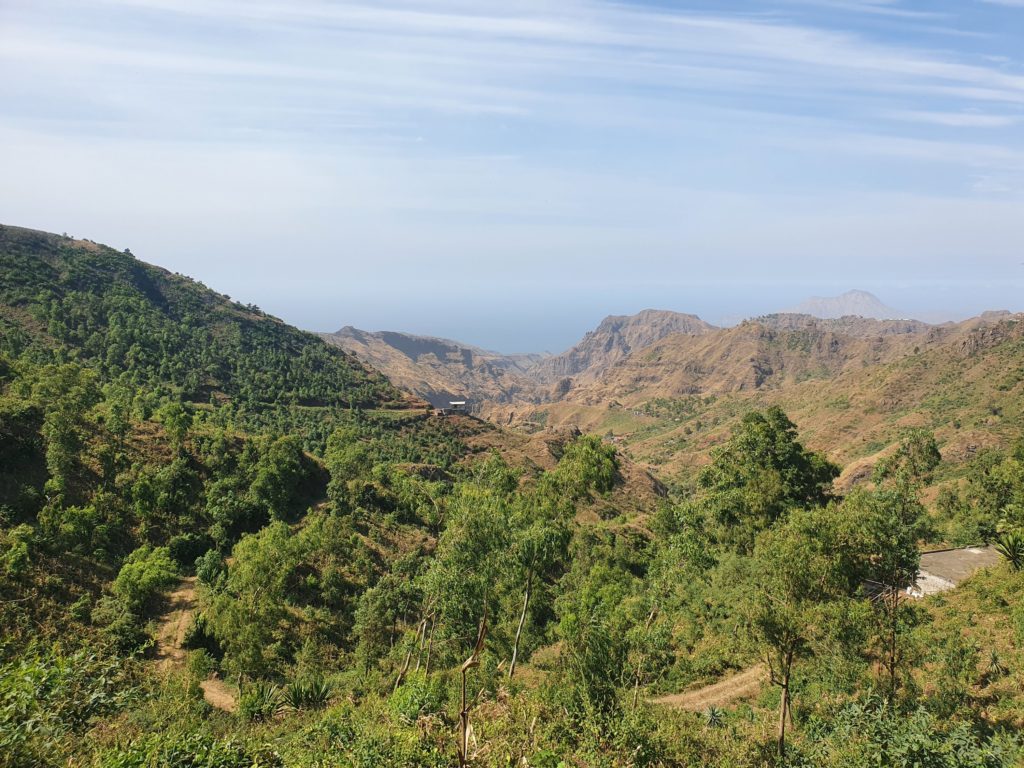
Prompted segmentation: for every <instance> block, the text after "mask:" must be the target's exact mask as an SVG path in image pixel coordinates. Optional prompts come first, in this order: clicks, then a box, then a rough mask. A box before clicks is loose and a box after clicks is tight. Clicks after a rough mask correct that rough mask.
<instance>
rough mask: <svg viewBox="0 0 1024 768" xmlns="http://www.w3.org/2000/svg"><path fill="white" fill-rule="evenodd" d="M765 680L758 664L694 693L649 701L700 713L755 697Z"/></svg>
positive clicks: (763, 670) (689, 692)
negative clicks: (710, 708)
mask: <svg viewBox="0 0 1024 768" xmlns="http://www.w3.org/2000/svg"><path fill="white" fill-rule="evenodd" d="M767 678H768V670H767V669H765V666H764V665H763V664H758V665H757V666H755V667H751V668H750V669H745V670H743V671H742V672H740V673H738V674H735V675H733V676H732V677H727V678H725V679H724V680H719V681H718V682H717V683H713V684H711V685H706V686H704V687H703V688H698V689H697V690H695V691H685V692H683V693H674V694H672V695H671V696H662V697H660V698H657V699H651V703H652V704H663V705H665V706H667V707H675V708H676V709H688V710H690V711H691V712H700V711H702V710H705V709H707V708H708V707H721V706H724V705H725V704H730V703H732V702H734V701H736V700H737V699H745V698H747V697H749V696H754V695H756V694H757V693H758V691H760V690H761V685H762V684H763V683H764V682H765V680H766V679H767Z"/></svg>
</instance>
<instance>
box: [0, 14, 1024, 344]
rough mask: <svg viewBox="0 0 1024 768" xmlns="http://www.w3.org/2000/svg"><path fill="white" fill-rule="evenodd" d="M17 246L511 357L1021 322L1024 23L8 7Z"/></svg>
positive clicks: (0, 96)
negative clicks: (76, 242) (807, 302)
mask: <svg viewBox="0 0 1024 768" xmlns="http://www.w3.org/2000/svg"><path fill="white" fill-rule="evenodd" d="M0 222H2V223H5V224H15V225H20V226H28V227H33V228H37V229H44V230H48V231H54V232H67V233H69V234H72V235H74V236H77V237H85V238H89V239H92V240H96V241H98V242H104V243H107V244H110V245H112V246H114V247H117V248H126V247H128V248H131V250H132V251H133V253H135V254H136V256H138V257H139V258H141V259H143V260H145V261H148V262H151V263H155V264H158V265H160V266H163V267H165V268H168V269H170V270H172V271H177V272H182V273H184V274H188V275H190V276H192V277H195V278H196V279H199V280H201V281H202V282H204V283H205V284H207V285H209V286H211V287H213V288H215V289H217V290H218V291H220V292H223V293H228V294H230V295H231V296H232V297H234V298H237V299H239V300H241V301H243V302H247V303H249V302H251V303H255V304H258V305H259V306H260V307H262V308H263V309H265V310H267V311H269V312H271V313H273V314H275V315H277V316H279V317H282V318H284V319H285V320H287V321H289V322H291V323H294V324H296V325H298V326H300V327H303V328H307V329H310V330H318V331H332V330H336V329H338V328H340V327H341V326H344V325H355V326H357V327H361V328H364V329H368V330H402V331H408V332H413V333H422V334H429V335H438V336H445V337H450V338H455V339H459V340H462V341H466V342H470V343H474V344H478V345H480V346H484V347H488V348H491V349H497V350H499V351H505V352H514V351H553V352H558V351H561V350H562V349H564V348H566V347H568V346H569V345H571V344H572V343H573V342H575V341H576V340H577V339H578V338H579V337H580V336H581V335H582V334H583V333H584V332H585V331H586V330H588V329H589V328H591V327H593V326H594V325H596V324H597V322H598V321H599V320H600V319H601V318H602V317H604V316H605V315H608V314H627V313H632V312H636V311H639V310H641V309H644V308H648V307H651V308H658V309H672V310H677V311H684V312H692V313H695V314H699V315H701V316H702V317H704V318H705V319H707V320H709V321H711V322H722V321H723V320H725V319H730V318H731V319H735V318H737V317H742V316H751V315H757V314H761V313H764V312H769V311H775V310H780V309H784V308H786V307H789V306H792V305H795V304H797V303H799V302H800V301H801V300H802V299H804V298H806V297H807V296H810V295H834V294H838V293H841V292H843V291H845V290H847V289H851V288H860V289H865V290H870V291H872V292H874V293H876V294H877V295H878V296H879V297H880V298H881V299H882V300H883V301H884V302H885V303H887V304H889V305H892V306H895V307H898V308H900V309H901V310H904V311H906V312H907V313H910V314H914V315H917V316H926V317H927V318H929V319H931V318H938V317H944V316H948V317H963V316H968V315H971V314H976V313H978V312H980V311H982V310H985V309H1010V310H1014V311H1017V310H1024V299H1022V297H1024V0H932V1H930V2H914V1H912V0H778V1H777V2H752V1H743V0H714V1H711V0H705V1H700V0H693V1H692V2H669V1H668V0H662V1H660V2H655V1H654V0H650V1H645V2H641V1H640V0H636V1H634V2H601V1H599V0H550V2H542V1H541V0H502V1H501V2H493V1H490V0H379V2H345V1H344V0H0Z"/></svg>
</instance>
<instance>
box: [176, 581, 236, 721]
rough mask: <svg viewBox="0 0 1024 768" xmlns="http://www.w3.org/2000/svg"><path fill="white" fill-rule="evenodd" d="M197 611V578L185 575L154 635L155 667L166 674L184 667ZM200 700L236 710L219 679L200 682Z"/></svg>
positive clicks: (226, 710)
mask: <svg viewBox="0 0 1024 768" xmlns="http://www.w3.org/2000/svg"><path fill="white" fill-rule="evenodd" d="M195 612H196V578H195V576H188V577H186V578H184V579H182V580H181V584H179V585H178V588H177V589H175V590H174V591H173V592H171V594H170V595H169V596H168V606H167V611H166V612H165V613H164V615H163V616H161V617H160V628H159V630H157V634H156V659H157V662H156V663H157V667H158V668H159V669H160V670H162V671H165V672H170V670H171V669H173V668H175V667H177V668H183V667H184V666H185V660H186V654H185V648H184V644H185V632H186V631H187V630H188V626H189V623H190V622H191V621H192V615H193V614H194V613H195ZM199 686H200V687H201V688H202V689H203V698H204V699H206V701H207V702H208V703H209V704H210V705H211V706H214V707H217V709H223V710H224V711H225V712H234V711H235V710H236V709H238V703H237V701H236V700H235V694H234V693H233V692H232V690H231V688H230V687H229V686H228V685H227V684H225V682H224V681H223V680H221V679H219V678H211V679H210V680H203V681H202V682H201V683H200V684H199Z"/></svg>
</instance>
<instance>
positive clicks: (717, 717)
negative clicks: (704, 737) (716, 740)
mask: <svg viewBox="0 0 1024 768" xmlns="http://www.w3.org/2000/svg"><path fill="white" fill-rule="evenodd" d="M724 724H725V712H724V711H722V710H721V709H720V708H719V707H716V706H715V705H714V704H712V705H711V706H709V707H708V708H707V709H705V710H704V725H705V726H706V727H708V728H721V727H722V726H723V725H724Z"/></svg>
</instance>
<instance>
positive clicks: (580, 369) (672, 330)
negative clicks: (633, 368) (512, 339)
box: [531, 309, 716, 391]
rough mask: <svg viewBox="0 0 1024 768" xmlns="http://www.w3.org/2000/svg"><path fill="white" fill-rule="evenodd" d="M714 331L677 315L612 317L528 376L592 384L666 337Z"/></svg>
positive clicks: (648, 313)
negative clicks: (620, 363) (626, 359)
mask: <svg viewBox="0 0 1024 768" xmlns="http://www.w3.org/2000/svg"><path fill="white" fill-rule="evenodd" d="M714 330H716V328H715V326H713V325H709V324H708V323H705V322H704V321H703V320H701V319H700V318H699V317H697V316H696V315H684V314H680V313H679V312H667V311H662V310H655V309H647V310H644V311H643V312H640V313H638V314H636V315H628V316H624V315H613V316H610V317H606V318H605V319H604V320H602V321H601V324H600V325H599V326H597V328H595V329H594V330H593V331H590V332H589V333H588V334H587V335H586V336H584V337H583V340H582V341H580V343H579V344H577V345H576V346H574V347H573V348H572V349H570V350H568V351H566V352H563V353H562V354H560V355H555V356H553V357H549V358H546V359H544V360H541V361H540V362H538V363H537V364H536V366H534V367H533V369H532V370H531V374H532V375H533V376H534V378H536V379H539V380H541V381H546V382H551V383H556V382H561V381H562V380H564V379H566V378H573V379H575V380H576V382H577V383H581V382H586V381H593V380H594V379H596V378H597V377H598V376H600V374H601V373H602V372H603V371H605V370H607V369H608V368H610V367H611V366H612V365H614V364H615V363H617V362H618V361H619V360H622V359H623V358H625V357H627V356H628V355H630V354H631V353H633V352H636V351H638V350H642V349H645V348H647V347H649V346H651V345H652V344H654V343H655V342H657V341H660V340H661V339H664V338H665V337H667V336H671V335H673V334H684V335H686V336H703V335H705V334H707V333H710V332H712V331H714ZM562 390H565V385H564V382H562V383H561V384H560V386H559V388H558V390H556V391H562Z"/></svg>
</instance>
